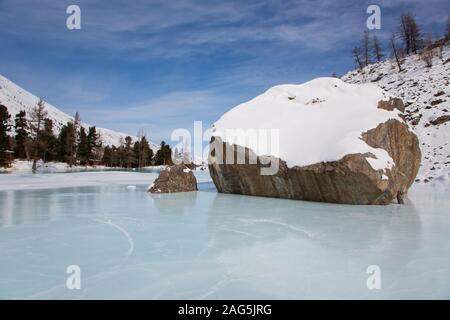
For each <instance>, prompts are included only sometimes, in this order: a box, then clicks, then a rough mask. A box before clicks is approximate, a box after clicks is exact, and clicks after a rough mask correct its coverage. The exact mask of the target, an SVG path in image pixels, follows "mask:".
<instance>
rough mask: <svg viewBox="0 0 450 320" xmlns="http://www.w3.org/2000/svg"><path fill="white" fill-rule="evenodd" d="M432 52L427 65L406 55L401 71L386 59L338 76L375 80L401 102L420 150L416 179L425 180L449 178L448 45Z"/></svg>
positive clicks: (348, 79) (364, 80)
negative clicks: (432, 56)
mask: <svg viewBox="0 0 450 320" xmlns="http://www.w3.org/2000/svg"><path fill="white" fill-rule="evenodd" d="M435 53H436V56H435V57H434V59H433V65H432V66H431V67H427V66H426V63H425V62H424V61H423V60H422V59H421V57H420V55H410V56H407V57H406V58H405V59H404V61H403V63H402V69H403V71H402V72H399V71H398V68H397V65H396V64H395V61H392V60H386V61H383V62H380V63H376V64H372V65H369V66H367V67H365V68H364V69H363V70H355V71H351V72H349V73H347V74H346V75H344V76H343V77H342V80H344V81H346V82H349V83H366V82H372V83H377V84H378V85H379V86H380V87H381V88H383V89H385V90H386V91H388V92H389V93H390V94H391V95H393V96H396V97H398V98H401V99H402V100H403V101H404V103H405V106H406V112H405V115H406V116H405V119H406V121H407V122H408V124H409V125H410V127H411V128H412V130H413V131H414V132H415V133H416V135H417V136H418V138H419V141H420V147H421V150H422V164H421V168H420V171H419V174H418V176H417V178H418V179H420V180H421V181H425V182H426V181H429V180H431V179H436V178H440V179H449V178H450V86H449V75H450V47H449V46H448V45H447V46H445V47H444V48H442V51H440V49H439V48H436V49H435Z"/></svg>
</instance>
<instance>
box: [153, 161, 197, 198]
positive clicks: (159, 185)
mask: <svg viewBox="0 0 450 320" xmlns="http://www.w3.org/2000/svg"><path fill="white" fill-rule="evenodd" d="M197 190H198V189H197V179H196V178H195V176H194V173H193V172H192V170H190V169H189V168H188V167H186V166H185V165H184V164H177V165H173V166H170V167H167V168H166V169H164V170H162V171H161V172H160V174H159V176H158V178H156V180H155V182H154V183H153V184H152V185H151V186H150V188H149V189H148V192H150V193H174V192H189V191H197Z"/></svg>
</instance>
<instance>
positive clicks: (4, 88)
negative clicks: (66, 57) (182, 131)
mask: <svg viewBox="0 0 450 320" xmlns="http://www.w3.org/2000/svg"><path fill="white" fill-rule="evenodd" d="M38 101H39V98H38V97H36V96H35V95H33V94H31V93H30V92H28V91H26V90H25V89H23V88H21V87H19V86H18V85H16V84H15V83H13V82H12V81H10V80H8V79H7V78H5V77H4V76H2V75H0V103H1V104H3V105H5V106H6V107H7V108H8V112H9V113H10V114H11V117H12V118H13V119H14V116H15V115H16V114H17V113H19V112H20V111H22V110H25V112H26V113H27V115H28V116H29V115H30V114H31V111H32V110H33V108H34V107H35V106H36V104H37V102H38ZM45 109H46V111H47V113H48V117H49V118H50V119H51V120H52V121H53V125H54V131H55V133H58V132H59V131H60V129H61V127H62V126H63V125H65V124H66V123H67V122H69V121H73V117H71V116H69V115H67V114H66V113H64V112H62V111H61V110H59V109H58V108H56V107H54V106H53V105H51V104H49V103H47V102H46V103H45ZM81 125H82V126H83V127H85V128H86V129H88V127H89V126H90V125H89V124H86V123H82V124H81ZM97 131H98V132H99V133H100V134H101V138H102V141H103V144H104V145H109V146H111V145H115V146H119V145H120V143H121V142H122V141H123V140H124V139H125V137H126V136H128V135H127V134H125V133H121V132H115V131H113V130H110V129H105V128H97ZM130 136H131V135H130ZM131 138H132V139H133V140H136V139H137V137H134V136H131ZM149 144H150V147H151V148H152V149H153V151H154V152H155V151H157V150H158V149H159V146H157V145H155V144H153V143H152V142H149Z"/></svg>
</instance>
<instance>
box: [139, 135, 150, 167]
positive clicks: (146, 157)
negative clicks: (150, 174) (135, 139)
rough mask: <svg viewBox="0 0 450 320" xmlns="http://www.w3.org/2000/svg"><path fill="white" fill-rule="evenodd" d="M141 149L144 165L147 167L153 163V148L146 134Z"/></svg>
mask: <svg viewBox="0 0 450 320" xmlns="http://www.w3.org/2000/svg"><path fill="white" fill-rule="evenodd" d="M141 150H142V166H143V167H146V166H149V165H151V164H152V161H153V150H152V149H151V148H150V144H149V143H148V141H147V138H146V137H145V136H144V137H142V140H141Z"/></svg>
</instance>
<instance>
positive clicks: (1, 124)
mask: <svg viewBox="0 0 450 320" xmlns="http://www.w3.org/2000/svg"><path fill="white" fill-rule="evenodd" d="M10 120H11V115H10V114H9V112H8V109H7V108H6V107H5V106H4V105H0V166H1V167H3V166H6V165H7V164H8V159H9V151H10V147H11V144H10V139H9V135H8V132H10V131H11V124H10Z"/></svg>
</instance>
